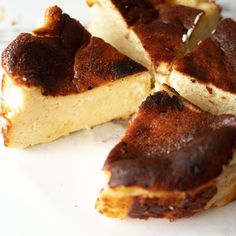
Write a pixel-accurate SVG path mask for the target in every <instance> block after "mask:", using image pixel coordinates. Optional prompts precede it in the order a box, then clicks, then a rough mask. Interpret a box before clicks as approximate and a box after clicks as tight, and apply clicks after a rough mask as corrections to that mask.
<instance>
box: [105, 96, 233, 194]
mask: <svg viewBox="0 0 236 236" xmlns="http://www.w3.org/2000/svg"><path fill="white" fill-rule="evenodd" d="M235 140H236V118H235V117H234V116H230V115H228V116H227V115H226V116H214V115H211V114H209V113H207V112H203V111H201V110H199V109H197V108H196V107H193V106H191V105H190V104H189V103H188V102H186V101H182V99H181V98H177V97H176V96H174V97H173V98H171V97H169V96H168V95H167V93H165V92H159V93H156V94H155V95H152V96H149V97H148V98H147V99H146V101H145V102H144V103H143V104H142V106H141V108H140V110H139V112H138V114H137V117H136V119H135V120H134V121H133V122H132V123H131V125H130V126H129V128H128V130H127V132H126V134H125V136H124V138H123V139H122V140H121V142H120V143H119V144H118V145H117V146H116V147H115V148H114V149H113V150H112V151H111V153H110V154H109V156H108V159H107V161H106V163H105V166H104V168H105V169H106V170H108V171H109V172H110V173H111V179H110V182H109V185H110V187H116V186H123V185H124V186H140V187H144V188H148V189H150V188H151V189H157V190H167V191H173V190H178V191H188V190H192V189H195V188H196V187H199V186H201V185H203V184H206V183H207V182H209V181H211V180H213V179H214V178H216V177H217V176H218V175H219V174H220V173H221V172H222V167H223V165H225V164H227V163H228V162H229V161H230V160H231V158H232V149H233V146H234V143H235Z"/></svg>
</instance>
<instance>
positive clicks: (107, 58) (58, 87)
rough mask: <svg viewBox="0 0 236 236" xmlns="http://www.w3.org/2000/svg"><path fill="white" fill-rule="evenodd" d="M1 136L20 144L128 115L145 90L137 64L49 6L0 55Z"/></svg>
mask: <svg viewBox="0 0 236 236" xmlns="http://www.w3.org/2000/svg"><path fill="white" fill-rule="evenodd" d="M1 63H2V68H3V70H4V75H3V80H2V96H3V98H4V103H3V104H2V111H1V116H2V118H3V119H4V125H3V128H2V133H3V136H4V142H5V145H6V146H8V147H18V148H25V147H27V146H30V145H35V144H38V143H45V142H50V141H52V140H55V139H57V138H59V137H61V136H64V135H67V134H69V133H71V132H74V131H77V130H80V129H87V128H90V127H93V126H95V125H98V124H102V123H104V122H107V121H110V120H113V119H119V118H121V117H129V116H130V115H131V114H133V113H134V112H135V111H136V109H137V108H138V106H139V105H140V103H141V102H142V101H143V99H144V98H145V97H146V96H147V95H149V93H150V90H151V85H150V80H151V79H150V75H149V73H148V71H147V70H146V69H145V68H144V67H143V66H141V65H140V64H138V63H136V62H134V61H133V60H131V59H130V58H128V57H127V56H124V55H123V54H122V53H120V52H118V51H117V50H116V49H115V48H113V47H112V46H110V45H109V44H108V43H106V42H104V41H103V40H102V39H99V38H97V37H92V36H91V35H90V33H89V32H88V31H87V30H86V29H85V28H84V27H83V26H82V25H81V24H80V23H79V22H78V21H76V20H74V19H71V18H70V17H69V16H68V15H67V14H64V13H62V10H61V9H60V8H58V7H56V6H54V7H51V8H48V10H47V11H46V14H45V22H44V26H43V27H42V28H39V29H36V30H34V31H33V32H32V33H30V34H29V33H23V34H20V35H19V36H18V37H17V38H16V39H15V40H14V41H13V42H12V43H11V44H10V45H9V46H8V47H7V48H6V49H5V50H4V52H3V53H2V61H1Z"/></svg>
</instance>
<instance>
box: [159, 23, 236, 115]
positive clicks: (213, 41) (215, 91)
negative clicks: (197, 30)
mask: <svg viewBox="0 0 236 236" xmlns="http://www.w3.org/2000/svg"><path fill="white" fill-rule="evenodd" d="M167 83H168V85H170V86H171V87H173V88H174V89H175V90H176V91H177V92H178V93H179V94H181V95H182V96H184V97H185V98H187V99H188V100H190V101H191V102H192V103H194V104H196V105H198V106H200V107H201V108H202V109H204V110H207V111H210V112H212V113H214V114H236V22H235V21H234V20H232V19H224V20H222V21H221V22H220V23H219V24H218V26H217V29H216V30H215V31H214V33H213V34H212V35H211V36H210V37H209V38H207V39H206V40H205V41H203V42H202V43H201V44H199V45H198V46H197V47H196V48H195V49H194V50H193V51H192V52H190V53H188V54H187V55H186V56H184V57H183V58H182V59H180V60H177V61H176V62H175V63H174V65H173V69H172V73H171V75H170V78H169V80H168V82H167ZM158 87H159V86H158Z"/></svg>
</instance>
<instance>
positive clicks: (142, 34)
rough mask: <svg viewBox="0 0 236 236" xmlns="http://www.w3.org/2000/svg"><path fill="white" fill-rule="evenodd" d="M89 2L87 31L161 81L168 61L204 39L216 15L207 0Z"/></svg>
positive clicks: (167, 68)
mask: <svg viewBox="0 0 236 236" xmlns="http://www.w3.org/2000/svg"><path fill="white" fill-rule="evenodd" d="M87 2H88V4H89V5H90V6H93V7H92V9H93V12H94V13H93V15H94V17H93V22H92V24H91V25H90V32H92V33H93V34H94V35H96V36H99V37H102V38H103V39H105V41H107V42H109V43H111V44H112V45H113V46H115V47H116V48H117V49H118V50H120V51H121V52H123V53H124V54H126V55H128V56H129V57H131V58H132V59H134V60H135V61H137V62H139V63H141V64H142V65H143V66H145V67H146V68H148V69H149V70H151V71H152V72H154V73H155V74H156V79H157V80H158V81H160V82H165V79H166V75H168V74H169V72H170V68H171V65H172V62H173V61H174V60H175V59H177V58H180V57H182V56H183V55H184V54H185V53H186V51H188V50H190V49H192V48H193V47H194V46H196V45H197V43H198V42H199V41H200V40H202V39H205V38H206V37H207V36H208V35H209V34H210V33H211V31H212V30H213V29H215V27H216V24H217V22H218V20H219V17H220V8H219V6H218V5H217V4H216V3H215V2H214V1H209V0H178V1H177V0H176V1H175V0H121V1H118V0H87Z"/></svg>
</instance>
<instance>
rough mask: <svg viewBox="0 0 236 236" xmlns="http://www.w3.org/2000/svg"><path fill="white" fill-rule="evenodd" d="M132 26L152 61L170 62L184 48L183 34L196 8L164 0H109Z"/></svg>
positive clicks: (192, 18)
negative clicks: (172, 3)
mask: <svg viewBox="0 0 236 236" xmlns="http://www.w3.org/2000/svg"><path fill="white" fill-rule="evenodd" d="M112 2H113V4H114V5H115V6H116V7H117V8H118V9H119V11H120V13H121V14H122V16H123V17H124V18H125V20H126V22H127V24H128V25H129V26H130V27H132V28H133V30H134V31H135V32H136V34H137V35H138V37H139V39H140V40H141V42H142V45H143V47H144V48H145V49H146V51H147V52H148V53H149V54H150V56H151V58H152V61H153V62H154V63H155V64H156V65H159V63H160V62H167V63H170V62H172V61H173V60H174V59H176V58H178V57H179V56H180V55H181V54H182V53H183V50H184V43H183V42H182V38H183V35H184V34H186V33H187V32H188V30H189V29H192V28H194V26H195V24H194V21H195V19H196V17H197V16H198V15H199V14H201V13H203V12H202V11H200V10H197V9H194V8H189V7H185V6H181V5H171V4H168V3H165V2H167V1H161V0H160V1H157V0H156V1H149V0H145V1H139V0H135V1H131V0H123V1H118V0H112Z"/></svg>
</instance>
